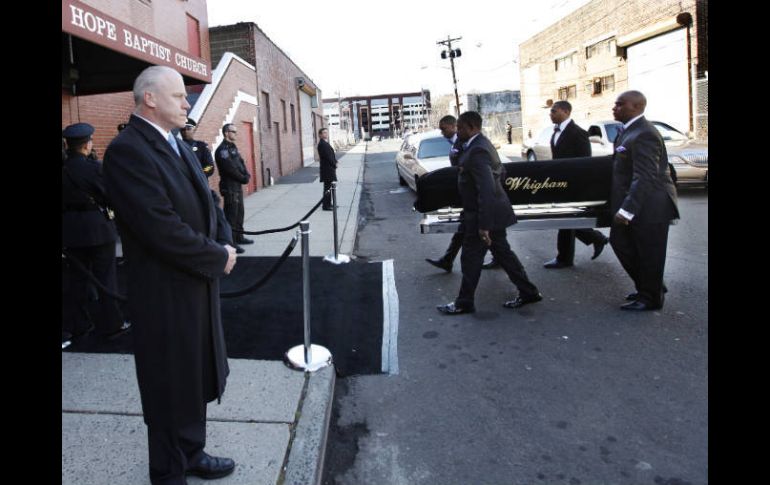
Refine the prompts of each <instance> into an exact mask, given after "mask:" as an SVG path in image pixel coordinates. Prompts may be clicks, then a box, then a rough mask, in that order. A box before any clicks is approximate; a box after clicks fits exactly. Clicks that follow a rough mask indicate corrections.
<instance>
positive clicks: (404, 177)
mask: <svg viewBox="0 0 770 485" xmlns="http://www.w3.org/2000/svg"><path fill="white" fill-rule="evenodd" d="M451 148H452V145H451V144H450V143H449V140H447V139H446V138H444V136H443V135H442V134H441V131H439V130H431V131H427V132H425V133H417V134H413V135H409V136H407V137H406V138H405V139H404V142H403V143H402V144H401V148H400V149H399V151H398V153H397V154H396V173H397V174H398V182H399V183H400V184H401V185H408V186H409V188H411V189H412V190H414V191H417V183H416V182H415V175H416V176H418V177H421V176H423V175H425V174H426V173H428V172H432V171H433V170H438V169H439V168H444V167H448V166H450V163H449V150H450V149H451Z"/></svg>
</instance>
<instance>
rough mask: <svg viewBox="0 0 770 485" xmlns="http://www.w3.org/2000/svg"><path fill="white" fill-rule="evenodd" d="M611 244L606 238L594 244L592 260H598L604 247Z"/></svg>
mask: <svg viewBox="0 0 770 485" xmlns="http://www.w3.org/2000/svg"><path fill="white" fill-rule="evenodd" d="M609 242H610V240H609V239H607V238H606V237H605V238H604V239H602V240H601V241H599V242H596V243H594V255H593V256H591V259H596V258H598V257H599V255H600V254H602V251H604V246H606V245H607V243H609Z"/></svg>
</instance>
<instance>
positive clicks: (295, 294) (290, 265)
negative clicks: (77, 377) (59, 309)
mask: <svg viewBox="0 0 770 485" xmlns="http://www.w3.org/2000/svg"><path fill="white" fill-rule="evenodd" d="M277 259H278V258H275V257H239V258H238V263H237V264H236V266H235V270H234V271H233V272H232V273H231V274H230V275H228V276H227V277H225V278H223V279H222V284H221V289H222V291H223V292H225V291H235V290H238V289H241V288H244V287H246V286H249V285H250V284H252V283H253V282H255V281H256V280H258V279H259V278H260V277H261V276H262V275H264V274H265V273H266V272H267V271H268V270H269V269H270V267H271V266H272V265H273V264H274V263H275V261H277ZM118 274H119V279H120V284H121V287H122V293H123V294H125V282H124V276H125V275H123V271H122V270H121V268H120V267H119V268H118ZM310 275H311V277H310V279H311V283H310V294H311V305H310V314H311V341H312V343H313V344H316V345H323V346H324V347H326V348H327V349H329V351H331V353H332V359H333V360H334V365H335V368H336V370H337V373H338V374H339V375H340V376H343V377H344V376H349V375H356V374H379V373H381V372H382V369H381V367H382V337H383V335H382V334H383V301H382V298H383V296H382V295H383V289H382V263H361V262H355V261H352V262H350V263H348V264H342V265H334V264H330V263H325V262H323V259H322V258H319V257H314V258H310ZM127 318H130V315H127ZM222 322H223V325H224V331H225V339H226V345H227V355H228V357H231V358H236V359H260V360H282V359H283V356H284V354H285V352H286V351H287V350H289V349H290V348H291V347H293V346H295V345H300V344H302V343H303V316H302V259H301V258H300V257H290V258H288V259H287V260H286V262H285V263H284V264H283V265H282V266H281V267H280V269H279V270H278V271H277V272H276V273H275V275H273V277H272V278H271V279H270V280H269V281H268V282H267V283H266V284H265V285H264V286H262V287H261V288H259V289H258V290H256V291H255V292H254V293H250V294H247V295H245V296H242V297H238V298H223V299H222ZM64 351H65V352H67V351H71V352H96V353H132V338H131V336H130V334H128V335H126V336H122V337H120V338H118V339H115V340H113V341H108V340H105V339H103V338H100V337H97V336H95V335H93V333H92V334H89V335H88V336H86V337H82V338H80V339H78V340H76V341H75V342H73V344H72V345H70V346H69V347H67V348H66V349H65V350H64Z"/></svg>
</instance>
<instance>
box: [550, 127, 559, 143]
mask: <svg viewBox="0 0 770 485" xmlns="http://www.w3.org/2000/svg"><path fill="white" fill-rule="evenodd" d="M560 131H561V128H559V125H556V126H554V127H553V135H551V146H554V145H555V143H554V142H555V141H556V134H557V133H558V132H560Z"/></svg>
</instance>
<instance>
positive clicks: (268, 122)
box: [262, 91, 273, 131]
mask: <svg viewBox="0 0 770 485" xmlns="http://www.w3.org/2000/svg"><path fill="white" fill-rule="evenodd" d="M262 113H263V114H264V116H263V118H264V120H265V126H266V127H267V130H268V131H270V130H272V129H273V119H272V117H271V116H270V95H269V94H267V93H266V92H264V91H262Z"/></svg>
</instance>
